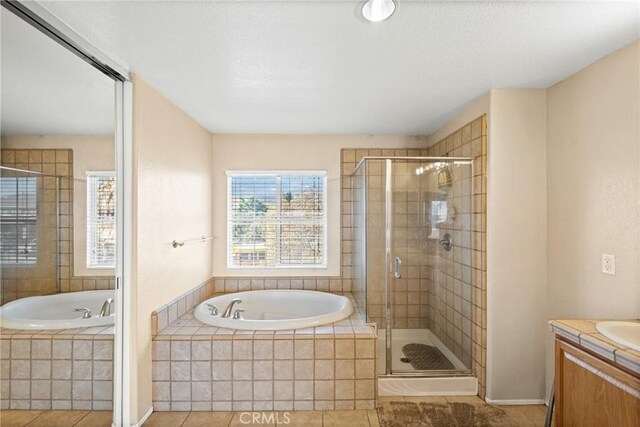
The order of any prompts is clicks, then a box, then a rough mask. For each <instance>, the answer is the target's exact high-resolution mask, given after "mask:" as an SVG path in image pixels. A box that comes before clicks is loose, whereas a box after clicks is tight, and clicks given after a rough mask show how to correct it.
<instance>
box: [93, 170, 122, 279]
mask: <svg viewBox="0 0 640 427" xmlns="http://www.w3.org/2000/svg"><path fill="white" fill-rule="evenodd" d="M115 266H116V179H115V173H113V172H87V267H88V268H115Z"/></svg>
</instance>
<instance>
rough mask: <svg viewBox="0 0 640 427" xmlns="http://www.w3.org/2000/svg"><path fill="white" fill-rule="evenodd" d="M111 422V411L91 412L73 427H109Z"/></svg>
mask: <svg viewBox="0 0 640 427" xmlns="http://www.w3.org/2000/svg"><path fill="white" fill-rule="evenodd" d="M112 421H113V412H111V411H92V412H89V413H88V414H87V416H86V417H84V418H82V419H81V420H80V422H79V423H77V424H75V427H110V426H111V423H112Z"/></svg>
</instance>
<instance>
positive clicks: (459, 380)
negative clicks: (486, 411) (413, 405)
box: [377, 329, 478, 396]
mask: <svg viewBox="0 0 640 427" xmlns="http://www.w3.org/2000/svg"><path fill="white" fill-rule="evenodd" d="M378 333H379V334H383V333H384V331H383V330H379V331H378ZM411 343H416V344H426V345H430V346H434V347H436V348H438V349H439V350H440V351H441V352H442V354H444V355H445V356H446V357H447V359H449V361H450V362H451V363H452V364H453V366H454V369H452V370H450V371H438V373H439V374H442V373H444V375H445V376H433V377H429V376H428V373H429V371H418V370H415V369H413V367H412V366H411V364H410V363H404V362H402V361H401V360H400V359H401V358H403V357H405V356H404V354H403V353H402V347H403V346H405V345H406V344H411ZM385 344H386V337H385V336H384V335H382V336H379V337H378V354H377V357H378V375H379V377H378V395H379V396H447V395H449V396H451V395H469V396H473V395H476V394H478V379H477V378H475V377H474V376H471V375H467V376H460V375H459V374H458V373H459V372H462V371H466V370H467V367H466V366H465V365H464V364H463V363H462V362H461V361H460V360H459V359H458V358H457V357H456V356H455V355H454V354H453V353H452V352H451V351H450V350H449V349H448V348H447V347H446V346H445V345H444V344H443V343H442V341H440V340H439V339H438V337H436V336H435V335H434V334H433V333H432V332H431V331H430V330H429V329H394V330H393V333H392V342H391V354H392V357H393V360H392V361H391V370H392V372H393V374H398V375H397V376H394V375H385V370H386V364H385V352H386V346H385ZM422 372H423V373H425V376H424V377H421V376H420V375H417V376H415V377H406V376H405V377H403V376H402V374H419V373H422ZM447 372H451V375H450V376H446V373H447Z"/></svg>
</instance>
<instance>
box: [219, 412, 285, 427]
mask: <svg viewBox="0 0 640 427" xmlns="http://www.w3.org/2000/svg"><path fill="white" fill-rule="evenodd" d="M254 414H258V416H260V417H261V416H262V414H264V415H265V416H266V417H268V418H266V419H264V418H263V419H258V420H256V422H254V421H253V418H252V417H254ZM271 414H273V417H271ZM270 420H273V423H271V422H269V421H270ZM262 421H264V422H262ZM275 425H276V413H275V412H271V411H255V412H252V411H246V412H234V413H233V418H232V419H231V424H229V426H233V427H237V426H243V427H246V426H260V427H275Z"/></svg>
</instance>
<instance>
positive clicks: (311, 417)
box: [277, 411, 322, 427]
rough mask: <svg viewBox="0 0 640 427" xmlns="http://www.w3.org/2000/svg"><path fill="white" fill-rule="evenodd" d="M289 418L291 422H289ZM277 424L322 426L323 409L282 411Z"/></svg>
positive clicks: (309, 426)
mask: <svg viewBox="0 0 640 427" xmlns="http://www.w3.org/2000/svg"><path fill="white" fill-rule="evenodd" d="M285 414H288V415H285ZM287 419H288V421H289V422H287ZM277 424H278V425H279V426H285V425H289V426H294V427H322V411H291V412H286V413H285V412H280V413H279V416H278V423H277Z"/></svg>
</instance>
